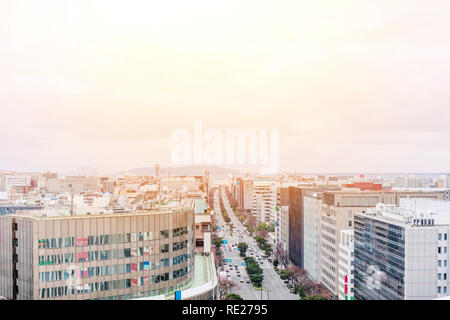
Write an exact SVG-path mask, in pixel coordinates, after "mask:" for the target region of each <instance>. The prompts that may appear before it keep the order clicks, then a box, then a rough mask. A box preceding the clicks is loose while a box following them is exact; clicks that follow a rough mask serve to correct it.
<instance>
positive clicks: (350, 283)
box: [338, 229, 355, 300]
mask: <svg viewBox="0 0 450 320" xmlns="http://www.w3.org/2000/svg"><path fill="white" fill-rule="evenodd" d="M353 264H354V235H353V230H352V229H344V230H341V240H340V242H339V277H338V279H339V286H338V290H339V292H338V297H339V300H354V297H355V295H354V266H353Z"/></svg>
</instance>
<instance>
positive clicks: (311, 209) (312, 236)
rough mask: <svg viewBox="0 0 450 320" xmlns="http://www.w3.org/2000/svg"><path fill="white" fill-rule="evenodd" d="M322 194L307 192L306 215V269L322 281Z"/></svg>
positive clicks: (304, 209)
mask: <svg viewBox="0 0 450 320" xmlns="http://www.w3.org/2000/svg"><path fill="white" fill-rule="evenodd" d="M321 206H322V193H318V192H306V193H305V196H304V197H303V213H304V267H305V270H306V271H308V274H309V276H310V277H311V278H312V279H313V280H315V281H320V208H321Z"/></svg>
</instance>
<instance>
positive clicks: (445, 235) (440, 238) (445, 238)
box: [438, 233, 447, 240]
mask: <svg viewBox="0 0 450 320" xmlns="http://www.w3.org/2000/svg"><path fill="white" fill-rule="evenodd" d="M438 240H442V233H439V234H438ZM444 240H447V234H446V233H444Z"/></svg>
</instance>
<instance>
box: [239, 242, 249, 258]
mask: <svg viewBox="0 0 450 320" xmlns="http://www.w3.org/2000/svg"><path fill="white" fill-rule="evenodd" d="M238 248H239V251H240V252H239V255H240V256H241V257H245V253H246V252H247V249H248V244H247V243H245V242H239V243H238Z"/></svg>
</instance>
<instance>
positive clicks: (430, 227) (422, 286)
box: [354, 198, 450, 300]
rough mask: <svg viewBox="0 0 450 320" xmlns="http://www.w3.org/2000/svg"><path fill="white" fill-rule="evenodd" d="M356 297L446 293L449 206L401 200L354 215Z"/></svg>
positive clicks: (424, 296) (437, 295) (422, 296)
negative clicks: (397, 203) (396, 203)
mask: <svg viewBox="0 0 450 320" xmlns="http://www.w3.org/2000/svg"><path fill="white" fill-rule="evenodd" d="M354 230H355V299H357V300H359V299H365V300H383V299H388V300H428V299H435V298H440V297H443V296H447V295H448V294H449V289H448V288H449V285H450V283H449V276H448V275H449V272H450V263H449V258H450V257H449V254H450V252H449V249H448V248H449V246H450V242H449V241H450V237H449V234H450V202H448V201H444V200H436V199H421V198H402V199H400V205H399V206H394V205H385V204H378V205H377V206H376V208H369V209H367V212H366V213H358V214H355V228H354Z"/></svg>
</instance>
